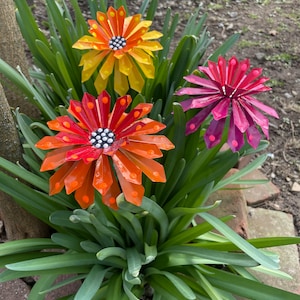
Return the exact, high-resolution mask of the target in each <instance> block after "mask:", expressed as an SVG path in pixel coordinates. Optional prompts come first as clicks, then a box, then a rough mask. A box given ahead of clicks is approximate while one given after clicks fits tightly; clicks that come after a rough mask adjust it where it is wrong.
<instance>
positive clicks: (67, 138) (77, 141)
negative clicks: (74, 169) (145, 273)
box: [55, 132, 90, 146]
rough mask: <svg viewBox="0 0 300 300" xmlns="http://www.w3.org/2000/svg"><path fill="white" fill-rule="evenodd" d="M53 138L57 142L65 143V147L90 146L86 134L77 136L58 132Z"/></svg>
mask: <svg viewBox="0 0 300 300" xmlns="http://www.w3.org/2000/svg"><path fill="white" fill-rule="evenodd" d="M55 137H56V139H57V140H59V141H62V142H65V146H70V145H86V144H90V142H89V138H88V136H87V134H85V135H84V136H80V135H78V134H72V133H68V132H60V133H58V134H57V135H56V136H55Z"/></svg>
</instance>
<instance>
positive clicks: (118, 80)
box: [73, 6, 162, 95]
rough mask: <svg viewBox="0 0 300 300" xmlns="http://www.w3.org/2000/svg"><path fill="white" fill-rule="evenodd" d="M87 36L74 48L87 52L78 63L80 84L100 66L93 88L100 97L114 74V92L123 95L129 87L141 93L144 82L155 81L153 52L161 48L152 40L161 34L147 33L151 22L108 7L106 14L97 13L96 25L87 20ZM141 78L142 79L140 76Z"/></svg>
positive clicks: (120, 9)
mask: <svg viewBox="0 0 300 300" xmlns="http://www.w3.org/2000/svg"><path fill="white" fill-rule="evenodd" d="M88 23H89V25H90V30H89V32H90V34H91V35H92V36H88V35H85V36H83V37H82V38H80V39H79V40H78V41H77V42H76V43H75V44H74V45H73V48H76V49H80V50H86V49H91V50H90V51H89V52H87V53H85V54H84V55H83V56H82V58H81V61H80V66H83V70H82V82H84V81H86V80H88V79H89V78H90V77H91V76H92V74H93V73H94V72H95V71H96V69H97V67H98V66H99V65H100V69H99V73H98V75H97V77H96V80H95V87H96V89H97V92H98V93H100V92H102V91H103V90H105V89H106V85H107V81H108V78H109V76H110V75H111V74H112V73H113V74H114V90H115V91H116V92H117V93H118V94H119V95H125V94H126V92H127V91H128V89H129V86H130V87H131V88H132V89H134V90H135V91H137V92H141V91H142V88H143V86H144V83H145V80H144V78H143V75H144V76H145V77H147V78H154V74H155V68H154V65H153V58H152V57H153V53H152V51H157V50H161V49H162V46H161V44H160V43H159V42H157V41H151V40H153V39H157V38H160V37H161V36H162V34H161V33H160V32H157V31H155V30H154V31H148V30H149V27H150V26H151V24H152V21H145V20H144V21H141V15H140V14H136V15H134V16H130V17H126V11H125V9H124V7H123V6H121V7H120V8H119V9H118V10H116V9H114V8H113V7H110V8H109V9H108V11H107V13H106V14H105V13H103V12H100V11H98V12H97V21H96V20H88ZM142 74H143V75H142Z"/></svg>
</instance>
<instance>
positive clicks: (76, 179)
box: [64, 161, 91, 195]
mask: <svg viewBox="0 0 300 300" xmlns="http://www.w3.org/2000/svg"><path fill="white" fill-rule="evenodd" d="M90 167H91V163H89V164H86V163H84V162H83V161H78V162H76V163H73V165H72V168H71V170H70V172H69V173H68V174H67V176H66V177H65V181H64V182H65V187H66V193H67V194H68V195H69V194H71V193H72V192H74V191H75V190H77V189H79V188H80V187H81V186H82V185H83V184H84V182H85V180H86V175H87V173H88V171H89V169H90Z"/></svg>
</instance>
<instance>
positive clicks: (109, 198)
mask: <svg viewBox="0 0 300 300" xmlns="http://www.w3.org/2000/svg"><path fill="white" fill-rule="evenodd" d="M112 178H113V182H112V185H111V186H110V188H109V190H108V191H107V192H106V193H105V195H102V202H103V203H104V204H105V205H107V206H108V207H110V208H112V209H114V210H117V209H118V205H117V201H116V198H117V197H118V196H119V195H120V193H121V191H120V187H119V184H118V182H117V180H116V178H115V176H113V177H112Z"/></svg>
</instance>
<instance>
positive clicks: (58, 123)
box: [47, 116, 87, 136]
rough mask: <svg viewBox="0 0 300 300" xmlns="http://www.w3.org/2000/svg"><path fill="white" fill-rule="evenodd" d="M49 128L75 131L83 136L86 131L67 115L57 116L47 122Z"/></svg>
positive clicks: (69, 131)
mask: <svg viewBox="0 0 300 300" xmlns="http://www.w3.org/2000/svg"><path fill="white" fill-rule="evenodd" d="M47 125H48V127H49V128H50V129H52V130H56V131H62V132H68V133H75V134H79V135H82V136H85V135H86V134H87V132H86V131H85V130H83V129H82V128H81V127H80V126H78V124H76V123H75V122H74V121H73V120H72V119H71V118H69V117H68V116H61V117H57V118H56V119H55V120H52V121H49V122H47Z"/></svg>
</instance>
